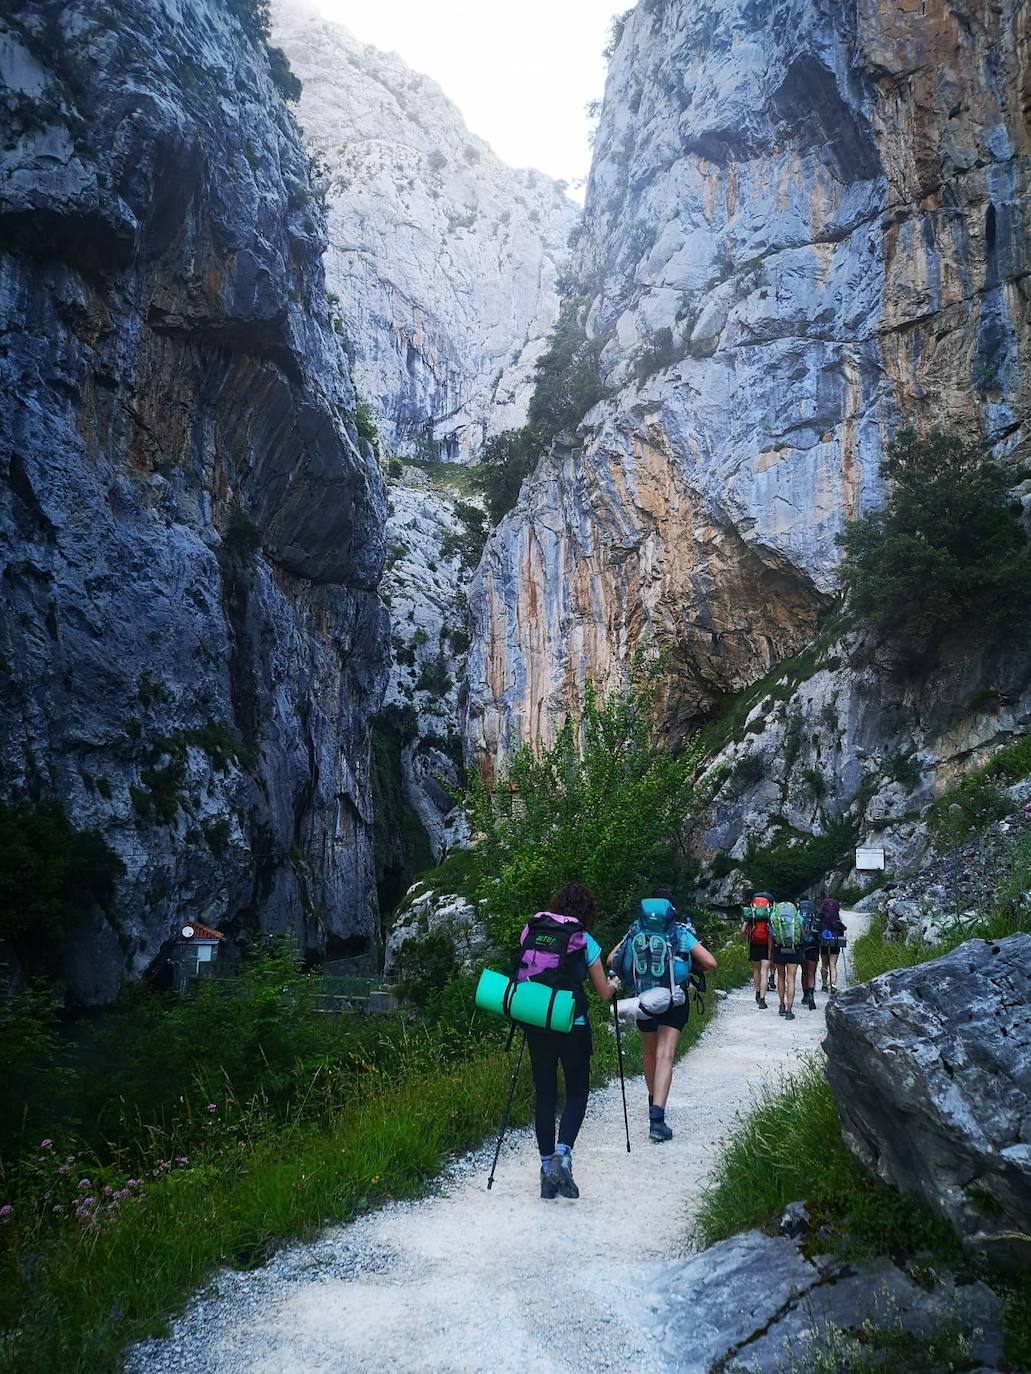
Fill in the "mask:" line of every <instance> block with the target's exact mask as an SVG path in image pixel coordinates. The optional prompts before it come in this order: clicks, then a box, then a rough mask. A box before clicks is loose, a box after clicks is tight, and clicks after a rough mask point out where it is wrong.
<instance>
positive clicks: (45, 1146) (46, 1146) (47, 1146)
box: [39, 1140, 54, 1150]
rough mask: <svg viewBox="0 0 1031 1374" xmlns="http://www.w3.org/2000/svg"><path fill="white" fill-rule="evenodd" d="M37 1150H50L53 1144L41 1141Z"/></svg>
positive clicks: (49, 1141)
mask: <svg viewBox="0 0 1031 1374" xmlns="http://www.w3.org/2000/svg"><path fill="white" fill-rule="evenodd" d="M39 1148H40V1149H41V1150H52V1149H53V1148H54V1142H53V1141H52V1140H41V1141H40V1142H39Z"/></svg>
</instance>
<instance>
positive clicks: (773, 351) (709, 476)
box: [467, 0, 1031, 769]
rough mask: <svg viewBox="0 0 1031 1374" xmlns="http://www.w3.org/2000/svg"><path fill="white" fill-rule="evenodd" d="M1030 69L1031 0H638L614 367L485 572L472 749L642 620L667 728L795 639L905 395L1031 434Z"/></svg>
mask: <svg viewBox="0 0 1031 1374" xmlns="http://www.w3.org/2000/svg"><path fill="white" fill-rule="evenodd" d="M1029 90H1031V43H1029V37H1028V16H1027V7H1026V4H1024V3H1020V0H1002V3H999V4H997V5H993V6H990V7H986V6H983V5H979V4H974V3H970V0H963V2H962V3H959V4H949V5H946V4H943V3H939V0H926V3H921V4H908V3H907V4H899V5H897V4H895V3H894V0H890V2H889V0H856V3H853V4H849V5H840V4H837V3H830V0H774V3H765V2H764V3H759V0H720V2H719V3H716V0H640V3H639V4H638V5H637V7H636V9H634V11H633V12H632V13H631V14H630V16H629V18H628V19H627V22H626V24H625V26H624V28H623V31H622V35H621V37H620V39H619V42H618V44H617V46H616V49H615V53H614V56H613V59H612V62H611V66H610V71H609V77H608V83H607V87H606V92H605V101H604V108H603V112H602V117H601V123H600V127H599V130H598V137H597V143H596V152H595V160H594V166H593V170H592V173H591V179H590V183H589V187H588V196H587V206H586V213H585V219H584V222H583V227H582V232H581V233H580V235H579V242H578V245H577V248H576V252H575V257H574V275H576V276H577V277H578V278H579V281H580V291H581V292H582V294H583V296H584V298H585V300H586V305H585V307H584V310H583V312H582V319H583V322H584V328H585V331H586V334H587V336H588V338H589V339H590V340H592V341H594V342H595V343H596V345H597V346H598V347H599V349H600V357H601V372H602V380H603V382H604V384H605V386H606V387H607V388H608V391H609V394H608V396H607V398H606V399H604V400H602V401H601V402H599V403H598V404H597V405H595V406H594V407H593V409H592V410H591V411H590V412H589V413H588V414H587V415H586V416H585V417H584V419H583V421H582V422H581V424H580V425H579V427H578V429H577V430H576V432H575V433H570V434H565V435H562V436H560V438H559V441H558V442H557V443H556V444H555V446H554V448H553V449H552V451H551V452H550V453H548V454H547V455H544V456H542V461H541V463H540V465H539V467H538V469H537V472H536V474H535V475H534V477H533V478H532V479H531V480H530V481H529V482H528V483H527V484H526V485H525V487H524V489H523V492H522V496H521V499H520V502H519V504H518V506H517V508H516V509H515V510H514V511H513V512H512V513H511V515H510V516H509V517H508V518H507V519H506V520H505V521H504V523H503V524H502V525H501V527H500V529H499V530H498V531H497V533H496V534H495V536H494V537H493V538H492V540H491V542H490V544H489V545H488V549H487V552H486V556H485V558H484V561H483V564H482V566H481V569H480V573H479V576H478V578H477V580H476V583H475V585H474V587H473V589H472V593H471V608H472V648H471V651H470V659H469V705H468V725H467V740H468V745H469V748H470V750H471V751H472V753H473V754H475V755H477V756H478V757H479V758H480V760H481V762H482V765H483V766H484V767H485V768H488V769H489V768H490V767H491V766H492V765H493V761H494V760H495V759H496V758H497V756H498V755H499V753H502V752H503V751H504V750H505V749H506V748H508V747H510V746H511V744H512V743H513V742H516V741H519V740H525V739H528V738H536V737H538V736H540V737H543V738H548V737H549V736H550V734H551V733H552V731H553V728H554V724H555V722H556V721H560V720H561V719H562V718H563V716H564V714H565V712H566V710H567V709H568V707H569V705H570V703H571V702H572V701H573V700H575V699H576V698H577V696H578V694H579V693H580V691H581V689H582V685H583V682H584V680H585V679H586V678H588V677H591V678H593V679H594V680H595V681H596V682H598V683H600V684H602V685H603V686H606V687H608V686H611V685H612V684H614V683H615V682H617V681H619V680H620V678H621V676H622V674H623V673H624V671H625V665H626V663H627V661H628V659H629V657H630V654H631V651H632V650H633V648H634V646H635V645H636V644H637V643H639V642H640V641H641V639H642V637H643V636H644V635H645V634H646V633H647V634H650V635H651V637H652V638H653V640H654V641H655V642H657V643H658V644H660V645H662V646H664V647H666V648H667V649H668V651H669V654H670V660H671V664H672V667H673V670H674V671H673V680H672V686H671V693H670V700H669V704H668V724H669V727H670V732H671V735H672V737H673V738H674V739H675V738H676V737H677V736H678V735H680V734H682V733H683V732H684V731H685V730H686V729H687V728H688V727H689V726H690V725H691V723H692V722H694V721H696V720H697V719H699V718H700V717H701V716H702V715H703V714H704V713H706V712H707V711H709V710H710V709H712V707H713V706H714V704H715V703H717V702H718V701H719V699H720V698H721V697H722V695H723V694H724V693H728V692H734V691H737V690H739V689H740V688H742V687H743V686H745V685H746V684H748V683H750V682H752V681H754V680H755V679H757V678H759V677H761V676H762V674H763V673H764V672H765V671H766V670H767V669H768V668H769V667H770V665H771V664H773V663H775V662H777V661H778V660H780V659H781V658H783V657H784V656H785V655H787V654H790V653H792V652H794V651H795V650H797V649H798V648H799V647H800V646H801V645H802V644H804V643H805V642H807V641H808V640H809V639H810V638H811V637H812V635H813V632H814V629H815V625H816V621H817V617H818V616H819V614H820V612H821V610H822V609H823V608H824V607H825V606H826V605H827V603H828V599H829V596H830V594H831V592H832V590H833V585H834V568H835V563H836V546H835V536H836V535H837V534H838V532H839V531H840V530H841V528H842V526H843V524H844V522H845V521H847V520H848V519H849V518H850V517H853V516H854V515H856V514H857V513H858V512H861V511H863V510H865V509H867V508H869V507H870V506H871V505H872V504H873V503H876V502H877V501H879V499H880V496H881V492H880V488H879V478H878V467H879V456H880V453H881V450H882V447H883V446H884V444H885V441H886V439H887V438H889V437H890V436H891V434H892V433H893V432H894V430H895V429H896V428H897V427H898V426H899V425H900V424H902V423H903V422H906V423H912V424H914V425H916V426H917V427H921V428H923V427H927V426H930V425H932V424H934V425H938V426H943V427H946V428H948V429H950V430H954V431H957V432H959V433H961V434H964V435H968V436H980V437H981V438H982V439H983V440H984V441H985V442H986V443H987V444H989V445H990V446H991V447H992V449H993V450H994V451H995V453H996V454H997V455H998V456H999V457H1000V458H1002V459H1003V460H1005V461H1010V462H1012V463H1013V464H1014V466H1017V465H1018V463H1019V462H1020V461H1021V459H1026V457H1027V455H1028V452H1029V443H1031V439H1029V433H1028V408H1029V399H1031V329H1029V327H1028V323H1029V307H1028V295H1029V289H1028V280H1029V278H1028V268H1029V248H1028V244H1029V232H1028V230H1029V218H1031V197H1029V195H1028V170H1029V166H1031V159H1029V134H1028V121H1027V114H1028V103H1029Z"/></svg>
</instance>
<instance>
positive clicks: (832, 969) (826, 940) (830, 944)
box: [820, 897, 848, 997]
mask: <svg viewBox="0 0 1031 1374" xmlns="http://www.w3.org/2000/svg"><path fill="white" fill-rule="evenodd" d="M820 923H821V927H822V929H821V930H820V979H821V984H822V988H823V991H824V992H829V993H830V994H831V996H832V997H833V996H834V994H835V993H836V992H837V990H838V955H839V954H840V953H841V951H842V950H843V949H844V947H845V945H846V943H847V941H846V939H845V934H846V931H847V929H848V927H847V926H846V925H845V923H844V921H843V920H842V919H841V904H840V902H837V901H836V900H835V899H834V898H833V897H824V899H823V901H822V902H821V903H820Z"/></svg>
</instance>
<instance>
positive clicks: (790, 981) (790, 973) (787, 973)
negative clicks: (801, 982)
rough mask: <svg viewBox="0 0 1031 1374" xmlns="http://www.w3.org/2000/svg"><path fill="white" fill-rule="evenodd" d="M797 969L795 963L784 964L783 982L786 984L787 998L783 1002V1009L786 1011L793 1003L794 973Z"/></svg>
mask: <svg viewBox="0 0 1031 1374" xmlns="http://www.w3.org/2000/svg"><path fill="white" fill-rule="evenodd" d="M797 971H798V965H797V964H785V965H784V982H785V984H786V985H787V1000H786V1001H785V1003H784V1009H785V1010H786V1011H790V1010H791V1008H792V1007H793V1006H794V1005H795V975H796V973H797Z"/></svg>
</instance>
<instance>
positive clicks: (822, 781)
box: [802, 767, 827, 801]
mask: <svg viewBox="0 0 1031 1374" xmlns="http://www.w3.org/2000/svg"><path fill="white" fill-rule="evenodd" d="M802 777H803V778H804V779H805V781H806V785H807V786H808V788H809V791H810V792H811V793H812V794H813V798H814V800H815V801H822V800H823V798H824V797H825V796H826V795H827V779H826V777H825V776H824V772H823V769H822V768H815V767H813V768H803V769H802Z"/></svg>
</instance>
